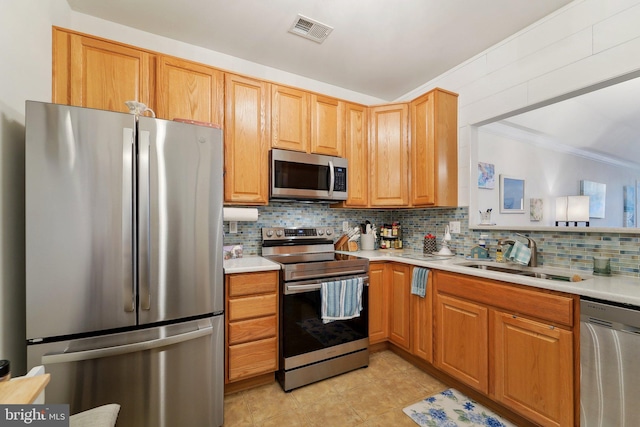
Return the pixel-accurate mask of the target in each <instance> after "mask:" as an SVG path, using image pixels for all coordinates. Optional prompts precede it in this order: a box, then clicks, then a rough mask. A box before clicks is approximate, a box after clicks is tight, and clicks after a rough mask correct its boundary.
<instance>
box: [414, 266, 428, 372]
mask: <svg viewBox="0 0 640 427" xmlns="http://www.w3.org/2000/svg"><path fill="white" fill-rule="evenodd" d="M414 268H415V267H414ZM410 277H413V268H412V269H411V274H410ZM432 279H433V273H431V272H430V273H429V277H428V281H427V291H426V293H425V296H424V298H423V297H421V296H419V295H411V296H410V297H409V298H410V302H411V310H410V313H411V319H410V325H409V326H410V332H411V354H413V355H414V356H417V357H419V358H420V359H422V360H425V361H427V362H429V363H433V280H432ZM409 289H411V282H409Z"/></svg>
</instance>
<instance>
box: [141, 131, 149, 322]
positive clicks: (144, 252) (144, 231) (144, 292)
mask: <svg viewBox="0 0 640 427" xmlns="http://www.w3.org/2000/svg"><path fill="white" fill-rule="evenodd" d="M138 149H139V151H140V157H139V161H138V162H139V163H138V171H139V175H138V176H139V181H138V182H139V186H138V188H139V191H138V236H139V240H138V242H139V243H138V284H139V292H140V309H142V310H149V309H150V308H151V292H150V285H149V280H150V278H149V269H150V268H151V267H150V265H151V261H150V258H149V257H150V256H151V254H150V251H151V248H150V238H151V234H150V230H149V227H150V218H149V215H150V203H151V198H150V194H149V192H150V185H149V180H150V176H149V173H150V170H149V161H150V159H149V156H150V150H151V144H150V142H149V131H144V130H140V131H139V133H138Z"/></svg>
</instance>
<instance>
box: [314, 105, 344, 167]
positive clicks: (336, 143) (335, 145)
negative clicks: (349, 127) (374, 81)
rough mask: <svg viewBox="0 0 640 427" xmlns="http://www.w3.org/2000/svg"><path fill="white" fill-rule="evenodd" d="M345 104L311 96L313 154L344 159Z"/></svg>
mask: <svg viewBox="0 0 640 427" xmlns="http://www.w3.org/2000/svg"><path fill="white" fill-rule="evenodd" d="M344 121H345V118H344V102H343V101H340V100H338V99H335V98H328V97H326V96H320V95H316V94H313V95H311V152H312V153H317V154H326V155H328V156H337V157H344V137H345V135H344Z"/></svg>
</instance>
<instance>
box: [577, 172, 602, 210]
mask: <svg viewBox="0 0 640 427" xmlns="http://www.w3.org/2000/svg"><path fill="white" fill-rule="evenodd" d="M580 195H581V196H589V218H604V210H605V201H606V196H607V184H601V183H599V182H593V181H587V180H581V181H580Z"/></svg>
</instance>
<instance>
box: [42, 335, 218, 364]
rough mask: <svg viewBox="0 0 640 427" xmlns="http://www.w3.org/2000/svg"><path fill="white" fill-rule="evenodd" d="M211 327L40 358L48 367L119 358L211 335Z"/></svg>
mask: <svg viewBox="0 0 640 427" xmlns="http://www.w3.org/2000/svg"><path fill="white" fill-rule="evenodd" d="M212 333H213V326H207V327H205V328H202V329H198V330H197V331H192V332H186V333H184V334H179V335H173V336H170V337H166V338H159V339H155V340H150V341H143V342H137V343H133V344H124V345H118V346H113V347H105V348H98V349H93V350H83V351H74V352H71V353H56V354H45V355H44V356H42V364H43V365H50V364H54V363H69V362H80V361H83V360H91V359H100V358H103V357H111V356H120V355H123V354H129V353H135V352H139V351H145V350H153V349H155V348H160V347H166V346H169V345H173V344H178V343H181V342H185V341H190V340H194V339H196V338H200V337H204V336H206V335H211V334H212Z"/></svg>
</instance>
